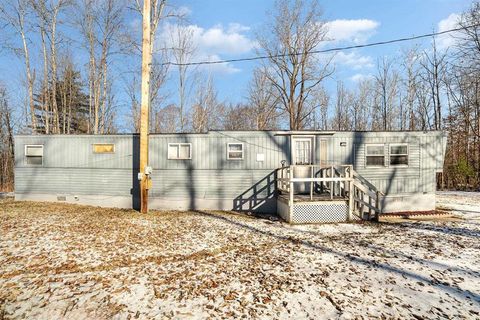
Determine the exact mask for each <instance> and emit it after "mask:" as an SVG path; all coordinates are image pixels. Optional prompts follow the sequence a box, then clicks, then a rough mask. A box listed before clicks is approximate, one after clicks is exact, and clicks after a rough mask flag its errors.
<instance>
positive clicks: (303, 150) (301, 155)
mask: <svg viewBox="0 0 480 320" xmlns="http://www.w3.org/2000/svg"><path fill="white" fill-rule="evenodd" d="M294 141H295V157H294V159H295V164H311V163H312V140H310V139H302V140H294Z"/></svg>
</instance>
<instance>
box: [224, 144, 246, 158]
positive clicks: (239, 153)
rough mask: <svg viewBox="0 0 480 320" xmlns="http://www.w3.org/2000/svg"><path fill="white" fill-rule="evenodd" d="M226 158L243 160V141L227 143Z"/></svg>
mask: <svg viewBox="0 0 480 320" xmlns="http://www.w3.org/2000/svg"><path fill="white" fill-rule="evenodd" d="M227 159H228V160H243V143H228V144H227Z"/></svg>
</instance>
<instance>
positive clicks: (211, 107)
mask: <svg viewBox="0 0 480 320" xmlns="http://www.w3.org/2000/svg"><path fill="white" fill-rule="evenodd" d="M191 113H192V115H191V119H192V130H193V132H208V130H210V129H215V128H220V127H221V126H222V116H223V114H224V110H223V105H222V104H221V103H220V102H218V99H217V92H216V90H215V88H214V86H213V79H212V77H211V76H209V77H208V80H207V81H205V82H204V84H203V85H200V86H198V88H197V91H196V97H195V102H194V104H193V108H192V110H191Z"/></svg>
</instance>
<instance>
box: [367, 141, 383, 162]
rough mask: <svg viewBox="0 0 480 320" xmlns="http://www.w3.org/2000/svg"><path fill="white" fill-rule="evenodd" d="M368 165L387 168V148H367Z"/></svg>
mask: <svg viewBox="0 0 480 320" xmlns="http://www.w3.org/2000/svg"><path fill="white" fill-rule="evenodd" d="M366 164H367V166H373V167H380V166H385V148H384V146H383V144H376V145H367V146H366Z"/></svg>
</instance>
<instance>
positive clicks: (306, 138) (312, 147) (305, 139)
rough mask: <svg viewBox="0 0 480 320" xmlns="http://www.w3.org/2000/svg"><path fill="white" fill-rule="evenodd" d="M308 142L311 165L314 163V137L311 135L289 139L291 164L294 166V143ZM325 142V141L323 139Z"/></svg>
mask: <svg viewBox="0 0 480 320" xmlns="http://www.w3.org/2000/svg"><path fill="white" fill-rule="evenodd" d="M307 140H309V141H310V148H311V149H310V162H311V163H312V164H314V163H315V150H316V149H315V148H316V145H315V143H316V139H315V136H312V135H305V136H303V135H302V136H291V138H290V157H291V160H292V161H291V162H292V164H294V165H295V160H296V159H295V157H296V152H297V151H296V150H295V141H307ZM325 140H326V139H325Z"/></svg>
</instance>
